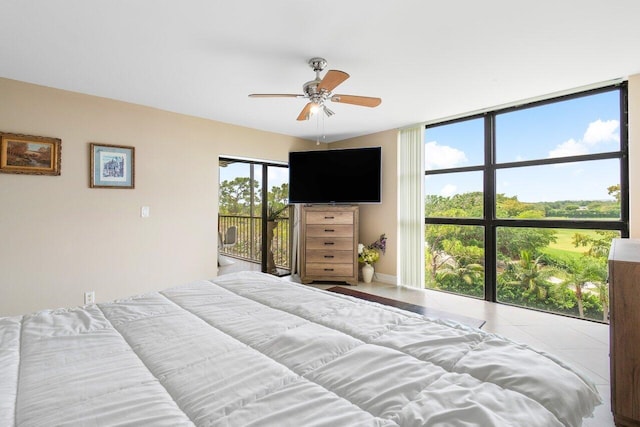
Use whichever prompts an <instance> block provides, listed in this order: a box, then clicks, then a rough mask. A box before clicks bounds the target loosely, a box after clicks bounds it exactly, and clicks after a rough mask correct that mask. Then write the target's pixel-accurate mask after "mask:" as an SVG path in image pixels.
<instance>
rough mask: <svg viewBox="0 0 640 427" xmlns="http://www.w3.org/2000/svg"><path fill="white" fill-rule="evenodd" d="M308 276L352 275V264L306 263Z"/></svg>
mask: <svg viewBox="0 0 640 427" xmlns="http://www.w3.org/2000/svg"><path fill="white" fill-rule="evenodd" d="M307 274H308V275H309V276H318V277H323V276H324V277H327V276H331V277H333V276H346V277H349V276H353V264H322V263H318V262H308V263H307Z"/></svg>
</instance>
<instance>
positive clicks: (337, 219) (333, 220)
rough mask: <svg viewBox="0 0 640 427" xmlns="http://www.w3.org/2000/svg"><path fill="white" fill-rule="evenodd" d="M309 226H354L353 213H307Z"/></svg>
mask: <svg viewBox="0 0 640 427" xmlns="http://www.w3.org/2000/svg"><path fill="white" fill-rule="evenodd" d="M306 218H307V224H353V212H330V211H329V212H323V211H317V212H307V217H306Z"/></svg>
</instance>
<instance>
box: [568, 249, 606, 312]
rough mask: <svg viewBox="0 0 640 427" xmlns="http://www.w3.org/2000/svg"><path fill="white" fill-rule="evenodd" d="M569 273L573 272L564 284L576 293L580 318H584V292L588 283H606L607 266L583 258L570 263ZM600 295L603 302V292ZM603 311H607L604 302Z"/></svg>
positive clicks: (594, 260)
mask: <svg viewBox="0 0 640 427" xmlns="http://www.w3.org/2000/svg"><path fill="white" fill-rule="evenodd" d="M569 271H570V272H571V274H570V276H569V279H568V280H566V281H565V282H564V283H563V284H564V285H565V286H570V287H572V288H573V289H574V291H575V293H576V300H577V301H578V315H579V316H580V317H584V304H583V301H582V291H583V289H584V287H585V285H586V284H587V283H594V284H596V285H597V284H602V283H604V282H606V280H607V268H606V266H604V265H602V263H600V262H599V261H598V260H597V259H595V258H592V257H587V256H583V257H580V258H577V259H574V260H571V261H570V262H569ZM599 293H600V300H601V301H603V296H602V291H600V292H599ZM602 309H603V311H604V310H605V304H604V301H603V307H602ZM605 313H606V311H605ZM605 316H606V314H605ZM605 320H606V317H605Z"/></svg>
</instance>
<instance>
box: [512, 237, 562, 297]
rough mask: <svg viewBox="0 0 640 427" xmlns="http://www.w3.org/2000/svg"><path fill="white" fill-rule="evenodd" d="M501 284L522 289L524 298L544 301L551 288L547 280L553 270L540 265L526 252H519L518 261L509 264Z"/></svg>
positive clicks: (536, 259) (537, 260)
mask: <svg viewBox="0 0 640 427" xmlns="http://www.w3.org/2000/svg"><path fill="white" fill-rule="evenodd" d="M504 274H505V279H506V280H503V284H504V285H507V286H520V287H522V288H524V294H523V295H524V296H525V297H534V298H535V299H538V300H541V301H542V300H545V299H546V298H547V295H548V293H549V289H550V288H551V283H550V282H549V278H550V277H552V276H553V274H554V270H553V269H551V268H548V267H546V266H545V265H544V264H542V263H541V262H540V260H539V258H534V257H533V256H532V254H531V252H529V251H527V250H522V251H520V259H519V260H518V261H517V262H512V263H510V264H509V268H508V270H507V271H506V272H505V273H504Z"/></svg>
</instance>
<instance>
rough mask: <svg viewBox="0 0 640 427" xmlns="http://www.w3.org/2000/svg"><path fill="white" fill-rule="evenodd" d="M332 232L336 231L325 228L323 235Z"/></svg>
mask: <svg viewBox="0 0 640 427" xmlns="http://www.w3.org/2000/svg"><path fill="white" fill-rule="evenodd" d="M334 231H336V230H331V229H327V228H325V229H324V232H325V233H333V232H334Z"/></svg>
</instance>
